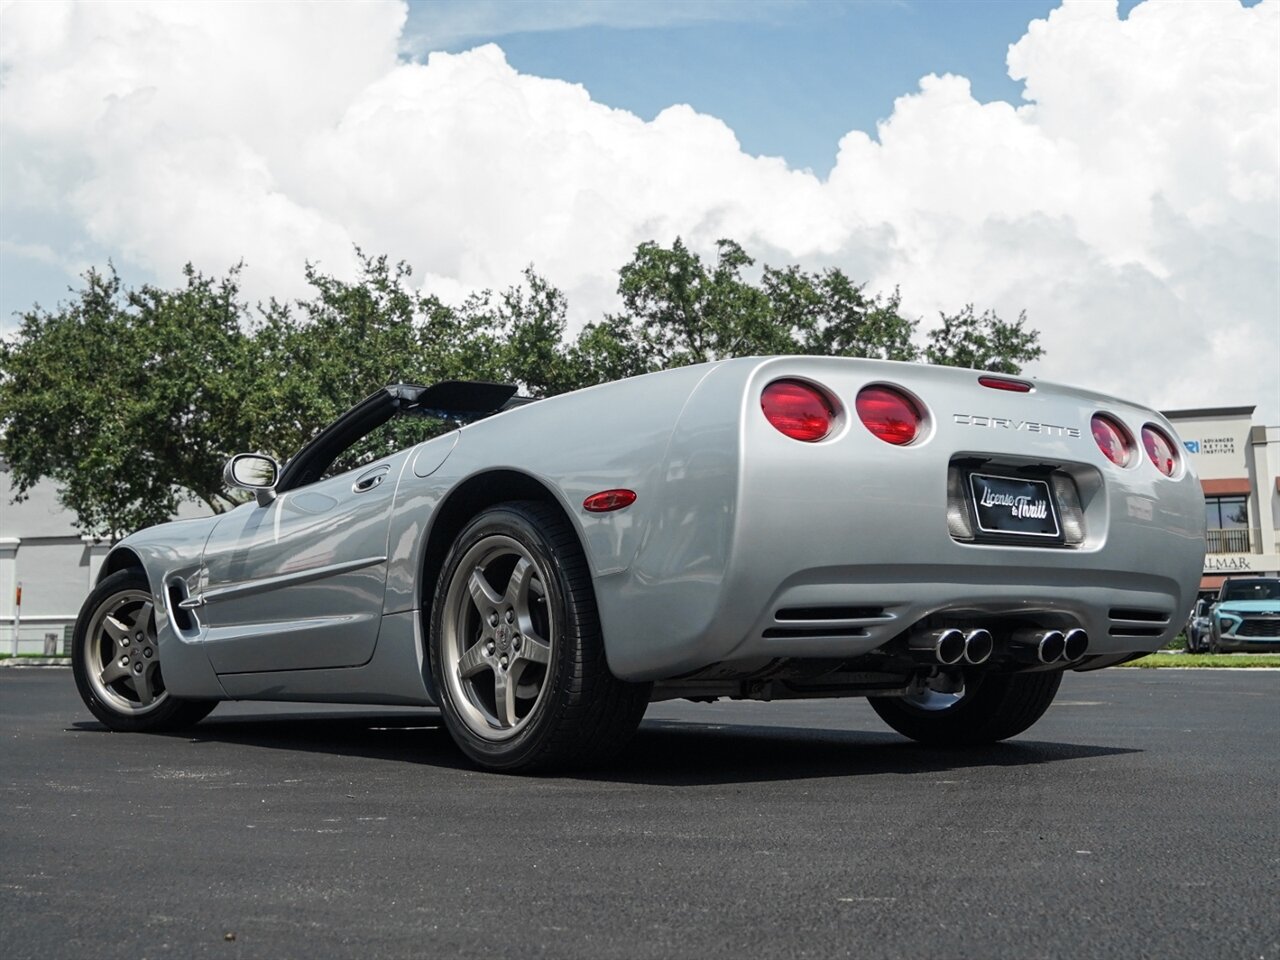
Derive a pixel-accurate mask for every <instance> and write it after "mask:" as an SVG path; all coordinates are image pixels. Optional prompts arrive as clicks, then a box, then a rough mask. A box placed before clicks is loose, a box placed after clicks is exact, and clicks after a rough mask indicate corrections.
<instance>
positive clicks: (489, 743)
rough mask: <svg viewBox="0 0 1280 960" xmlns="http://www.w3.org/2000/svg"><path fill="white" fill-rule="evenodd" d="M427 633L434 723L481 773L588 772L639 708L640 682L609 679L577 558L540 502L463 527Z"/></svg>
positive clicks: (496, 510)
mask: <svg viewBox="0 0 1280 960" xmlns="http://www.w3.org/2000/svg"><path fill="white" fill-rule="evenodd" d="M429 636H430V640H429V646H430V657H431V674H432V679H433V680H434V681H435V689H436V692H437V695H438V698H439V701H440V710H441V714H442V716H443V718H444V722H445V726H446V728H447V729H448V731H449V733H450V735H451V736H452V737H453V739H454V741H455V742H456V743H457V744H458V746H459V748H461V750H462V752H463V753H465V754H466V755H467V756H468V757H469V758H471V760H472V761H474V762H475V763H476V764H478V765H479V766H482V767H487V768H488V769H491V770H503V771H508V772H516V771H519V772H527V771H532V770H538V769H548V768H564V767H570V766H582V765H586V764H591V763H598V762H600V761H601V760H603V759H605V758H607V757H609V756H611V755H612V754H614V753H616V752H617V751H618V750H620V749H621V748H622V747H623V746H624V745H625V744H626V742H627V741H628V740H629V739H630V737H631V735H632V734H633V733H634V732H635V729H636V727H637V726H638V725H639V723H640V719H641V717H643V716H644V711H645V708H646V707H647V706H648V703H649V693H650V690H651V685H650V684H647V683H626V682H624V681H621V680H618V679H617V678H616V677H614V676H613V674H612V673H610V671H609V666H608V664H607V663H606V661H605V651H604V641H603V638H602V636H601V631H600V618H599V615H598V613H597V611H596V602H595V592H594V590H593V588H592V584H591V576H590V572H589V571H588V569H587V561H586V557H585V556H584V555H583V553H582V548H581V546H580V545H579V543H578V538H577V535H576V534H575V532H574V530H573V528H572V527H571V526H570V525H569V523H568V521H567V520H565V518H564V517H563V515H561V514H560V512H559V511H558V510H556V509H555V508H554V507H552V506H551V505H549V504H546V503H540V502H537V501H520V502H512V503H505V504H501V505H499V506H496V507H492V508H490V509H488V510H485V511H484V512H482V513H480V514H479V515H478V516H476V517H475V519H474V520H472V521H471V522H470V523H469V524H468V525H467V526H466V527H465V528H464V529H463V531H462V532H461V533H460V534H459V535H458V538H457V540H456V541H454V544H453V546H452V547H451V548H450V550H449V554H448V556H447V557H446V559H445V563H444V568H443V569H442V570H441V572H440V579H439V581H438V582H437V584H436V589H435V598H434V602H433V604H432V615H431V627H430V634H429Z"/></svg>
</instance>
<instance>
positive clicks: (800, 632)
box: [764, 627, 867, 640]
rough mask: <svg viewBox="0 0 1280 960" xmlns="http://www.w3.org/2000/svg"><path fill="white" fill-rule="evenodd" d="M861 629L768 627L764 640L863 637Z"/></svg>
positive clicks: (864, 634)
mask: <svg viewBox="0 0 1280 960" xmlns="http://www.w3.org/2000/svg"><path fill="white" fill-rule="evenodd" d="M866 635H867V631H866V629H864V628H863V627H770V628H769V629H768V630H766V631H765V632H764V638H765V639H766V640H798V639H802V638H805V637H865V636H866Z"/></svg>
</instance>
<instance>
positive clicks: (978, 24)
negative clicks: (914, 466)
mask: <svg viewBox="0 0 1280 960" xmlns="http://www.w3.org/2000/svg"><path fill="white" fill-rule="evenodd" d="M677 235H679V236H682V237H684V238H685V239H686V241H688V242H689V243H691V244H692V245H693V246H694V247H695V248H697V249H699V250H702V251H709V250H711V249H712V245H713V243H714V241H715V240H716V239H717V238H719V237H726V236H727V237H732V238H734V239H736V240H738V241H739V242H741V243H743V244H744V245H745V246H746V247H747V248H748V250H749V251H751V252H752V253H754V254H755V255H757V256H758V257H759V258H760V259H762V260H763V261H766V262H769V263H773V264H784V263H792V262H798V263H801V264H803V265H805V266H807V267H809V268H818V267H822V266H826V265H838V266H840V267H841V268H843V269H844V270H846V271H847V272H848V273H849V274H850V275H852V276H853V277H855V278H857V279H859V280H865V281H866V282H867V284H868V286H869V287H870V289H872V290H889V289H892V288H893V287H894V286H900V287H901V289H902V292H903V295H904V306H905V308H906V309H907V310H909V311H911V312H912V313H914V314H916V315H918V316H921V317H923V318H925V320H926V324H925V325H926V326H927V325H928V324H929V322H930V321H932V320H933V318H935V317H936V315H937V311H939V310H954V309H955V308H957V307H959V306H961V305H962V304H964V303H968V302H972V303H974V304H975V305H976V306H977V307H978V308H979V309H985V308H988V307H990V308H995V309H996V310H997V311H999V312H1000V313H1001V314H1002V315H1004V316H1007V317H1013V316H1016V315H1017V313H1018V311H1019V310H1022V309H1025V310H1026V311H1027V314H1028V316H1029V318H1030V322H1031V323H1032V325H1034V326H1035V327H1037V328H1038V329H1040V330H1041V332H1042V337H1043V343H1044V345H1045V347H1046V348H1047V351H1048V353H1047V356H1046V357H1045V358H1044V359H1043V360H1042V361H1040V362H1039V363H1037V364H1036V365H1035V366H1034V367H1033V368H1031V371H1030V372H1032V373H1034V374H1036V375H1038V376H1043V377H1046V378H1050V379H1055V380H1063V381H1068V382H1073V383H1078V384H1081V385H1086V386H1090V387H1093V388H1096V389H1100V390H1105V391H1110V392H1113V393H1116V394H1120V395H1122V396H1126V397H1129V398H1132V399H1136V400H1139V401H1142V402H1146V403H1150V404H1153V405H1156V406H1162V407H1165V408H1170V407H1191V406H1203V405H1213V404H1231V405H1235V404H1246V403H1256V404H1258V406H1259V411H1258V414H1259V416H1260V417H1261V418H1262V419H1264V420H1265V421H1266V422H1268V423H1272V424H1275V423H1280V0H1263V2H1261V3H1253V2H1250V3H1247V4H1242V3H1240V2H1238V0H1205V2H1200V0H1146V2H1143V3H1139V4H1136V5H1135V4H1133V3H1129V2H1126V3H1123V4H1119V5H1118V4H1117V3H1115V2H1108V0H1067V2H1065V3H1062V4H1061V5H1058V4H1054V3H1050V2H1042V0H1026V2H1020V0H1017V2H1008V3H996V2H977V3H963V2H957V3H946V4H944V3H938V2H929V0H898V2H885V3H879V2H865V3H847V4H845V3H837V2H805V0H756V2H753V3H721V2H714V0H684V2H680V3H674V2H673V3H668V2H659V0H649V2H634V3H633V2H621V0H619V2H610V0H603V2H578V0H566V2H535V0H531V2H524V3H519V4H510V3H496V2H467V3H463V2H437V3H432V4H422V5H405V4H401V3H396V2H387V3H351V4H344V3H338V2H330V3H324V4H304V3H289V2H277V3H270V4H267V3H262V4H250V3H238V4H228V3H207V4H206V3H198V2H186V3H165V4H132V3H127V2H113V3H83V4H61V3H57V2H41V3H31V2H0V311H2V312H3V320H0V323H3V329H4V330H6V331H12V330H13V329H14V320H13V318H12V312H13V311H15V310H21V309H24V308H27V307H29V306H30V305H31V304H32V303H33V302H36V301H38V302H40V303H42V304H45V305H53V304H55V303H56V302H57V301H58V300H59V299H61V298H63V297H64V296H65V291H66V288H67V286H68V284H72V283H74V282H75V278H76V276H77V274H78V273H79V272H81V271H82V270H84V269H85V268H86V267H87V266H89V265H91V264H97V265H102V264H104V263H105V262H106V260H107V259H108V258H110V259H111V260H113V261H114V262H115V264H116V265H117V266H118V268H119V269H120V270H121V272H122V273H123V274H124V275H125V277H126V278H127V279H128V280H129V281H131V282H134V283H138V282H143V281H153V282H160V283H163V284H170V285H172V284H176V283H177V282H178V281H179V279H180V269H181V267H182V264H183V263H185V262H187V261H193V262H194V263H195V264H196V265H197V266H198V267H199V268H201V269H203V270H205V271H208V272H214V273H218V272H221V271H224V270H225V269H226V268H227V267H228V266H229V265H230V264H232V263H234V262H236V261H238V260H240V259H243V260H244V261H245V263H246V265H247V269H246V274H245V280H246V288H247V292H248V294H249V296H250V297H252V298H259V297H265V296H267V295H272V294H274V295H277V296H287V295H290V294H295V293H299V292H301V291H300V284H301V280H302V264H303V261H304V260H307V259H310V260H313V261H318V262H319V263H320V264H321V265H322V266H324V267H325V268H326V269H329V270H331V271H334V272H338V273H346V272H347V271H349V270H350V269H351V266H352V262H353V254H352V248H353V245H357V244H358V245H359V246H361V247H363V248H364V249H365V250H367V251H370V252H385V253H387V254H389V255H391V256H392V257H393V258H396V259H405V260H407V261H409V262H410V263H411V264H412V265H413V267H414V270H415V277H416V278H417V279H419V280H420V281H421V282H422V283H423V285H424V286H425V287H426V288H427V289H428V290H431V291H433V292H436V293H439V294H441V295H442V296H444V297H445V298H446V299H449V298H455V297H459V296H461V295H462V294H463V293H464V292H465V291H468V290H471V289H475V288H480V287H502V286H506V285H508V284H511V283H513V282H515V281H516V280H518V278H519V271H520V270H521V269H522V268H523V267H524V266H525V265H526V264H529V263H531V262H532V263H534V264H535V265H536V267H537V268H538V269H539V271H541V272H542V273H544V274H545V275H546V276H547V277H548V278H549V279H551V280H552V281H553V282H554V283H556V284H557V285H559V286H560V287H562V288H563V289H565V290H566V291H567V292H568V294H569V297H570V302H571V304H572V316H573V321H574V322H575V323H576V324H580V323H583V322H585V321H586V320H588V319H591V318H593V317H596V316H598V315H599V314H600V313H601V312H602V311H604V310H607V309H610V308H611V307H612V306H613V305H614V302H615V301H614V289H613V288H614V285H615V283H616V271H617V269H618V267H619V266H621V265H622V264H623V263H624V262H626V261H627V259H628V258H629V256H630V254H631V252H632V251H633V249H634V248H635V246H636V244H637V243H639V242H641V241H644V240H649V239H653V240H657V241H659V242H662V243H669V242H670V241H671V240H672V239H674V238H675V237H676V236H677Z"/></svg>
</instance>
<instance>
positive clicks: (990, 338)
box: [925, 303, 1044, 373]
mask: <svg viewBox="0 0 1280 960" xmlns="http://www.w3.org/2000/svg"><path fill="white" fill-rule="evenodd" d="M941 317H942V326H941V327H939V328H938V329H936V330H934V331H933V333H932V334H931V335H930V340H931V342H930V343H929V346H928V347H926V348H925V357H926V358H927V359H928V361H929V362H930V363H937V364H942V365H943V366H948V367H969V368H971V369H974V370H994V371H996V372H997V373H1018V372H1020V371H1021V370H1022V364H1024V363H1029V362H1030V361H1032V360H1037V359H1039V358H1040V357H1041V356H1043V355H1044V348H1043V347H1041V346H1040V334H1039V332H1038V331H1036V330H1028V329H1026V323H1027V312H1026V311H1025V310H1023V311H1022V312H1021V313H1019V314H1018V319H1017V320H1015V321H1014V322H1013V323H1009V322H1007V321H1005V320H1001V319H1000V318H999V317H998V316H996V313H995V311H994V310H987V311H986V312H985V313H983V314H981V315H980V316H979V315H978V314H975V313H974V310H973V304H971V303H967V304H965V306H964V308H963V309H962V310H961V311H960V312H959V313H956V314H952V315H950V316H948V315H947V314H945V313H944V314H941Z"/></svg>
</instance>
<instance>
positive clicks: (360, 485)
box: [351, 467, 390, 493]
mask: <svg viewBox="0 0 1280 960" xmlns="http://www.w3.org/2000/svg"><path fill="white" fill-rule="evenodd" d="M389 469H390V468H389V467H382V468H380V469H379V470H378V471H377V472H376V473H366V474H365V475H364V476H363V477H361V478H360V479H359V480H357V481H356V482H355V483H353V484H352V485H351V492H352V493H368V492H369V491H370V490H372V489H373V488H374V487H376V486H377V485H378V484H380V483H381V482H382V481H383V480H384V479H386V476H387V470H389Z"/></svg>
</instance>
